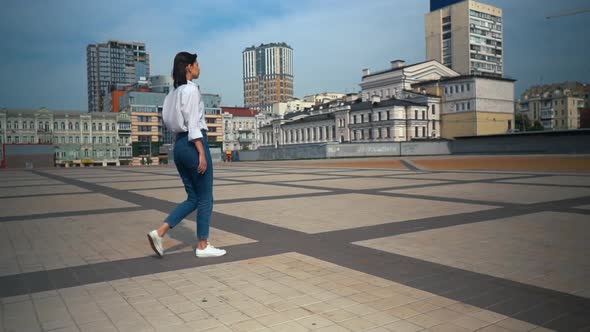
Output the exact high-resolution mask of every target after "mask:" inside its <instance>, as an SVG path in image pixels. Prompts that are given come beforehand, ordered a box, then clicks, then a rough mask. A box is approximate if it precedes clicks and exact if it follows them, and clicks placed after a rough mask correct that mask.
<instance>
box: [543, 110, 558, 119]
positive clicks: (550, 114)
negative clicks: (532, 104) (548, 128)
mask: <svg viewBox="0 0 590 332" xmlns="http://www.w3.org/2000/svg"><path fill="white" fill-rule="evenodd" d="M555 113H556V112H555V110H553V108H551V107H542V108H541V120H551V119H553V118H555Z"/></svg>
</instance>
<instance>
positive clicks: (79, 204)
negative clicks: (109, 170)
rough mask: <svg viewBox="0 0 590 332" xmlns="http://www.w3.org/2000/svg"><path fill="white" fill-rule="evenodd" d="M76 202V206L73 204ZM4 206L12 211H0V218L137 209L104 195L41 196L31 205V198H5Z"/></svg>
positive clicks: (132, 205) (2, 201)
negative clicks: (127, 208)
mask: <svg viewBox="0 0 590 332" xmlns="http://www.w3.org/2000/svg"><path fill="white" fill-rule="evenodd" d="M72 201H75V202H76V204H72ZM1 203H2V205H3V206H10V209H2V210H0V217H18V216H28V215H31V214H44V213H62V212H72V211H87V210H101V209H115V208H126V207H136V206H137V205H135V204H131V203H128V202H124V201H121V200H118V199H115V198H111V197H109V196H106V195H103V194H85V195H60V196H40V197H36V198H35V204H34V205H31V201H30V198H28V197H23V198H4V199H2V200H1Z"/></svg>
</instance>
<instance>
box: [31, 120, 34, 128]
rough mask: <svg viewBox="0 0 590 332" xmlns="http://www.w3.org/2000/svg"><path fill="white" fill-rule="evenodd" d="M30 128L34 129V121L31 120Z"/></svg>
mask: <svg viewBox="0 0 590 332" xmlns="http://www.w3.org/2000/svg"><path fill="white" fill-rule="evenodd" d="M31 129H35V122H33V121H31Z"/></svg>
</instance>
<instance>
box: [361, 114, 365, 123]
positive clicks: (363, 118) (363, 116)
mask: <svg viewBox="0 0 590 332" xmlns="http://www.w3.org/2000/svg"><path fill="white" fill-rule="evenodd" d="M364 122H365V115H364V114H361V123H364Z"/></svg>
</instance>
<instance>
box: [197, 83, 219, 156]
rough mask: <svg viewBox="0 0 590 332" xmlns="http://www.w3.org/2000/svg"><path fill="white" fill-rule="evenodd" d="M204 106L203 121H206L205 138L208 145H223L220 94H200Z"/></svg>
mask: <svg viewBox="0 0 590 332" xmlns="http://www.w3.org/2000/svg"><path fill="white" fill-rule="evenodd" d="M201 96H202V98H203V104H204V106H205V121H206V122H207V129H208V131H207V139H208V143H209V146H210V147H221V146H222V145H223V139H224V135H223V129H224V128H223V122H222V117H221V96H220V95H218V94H213V93H203V94H201Z"/></svg>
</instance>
